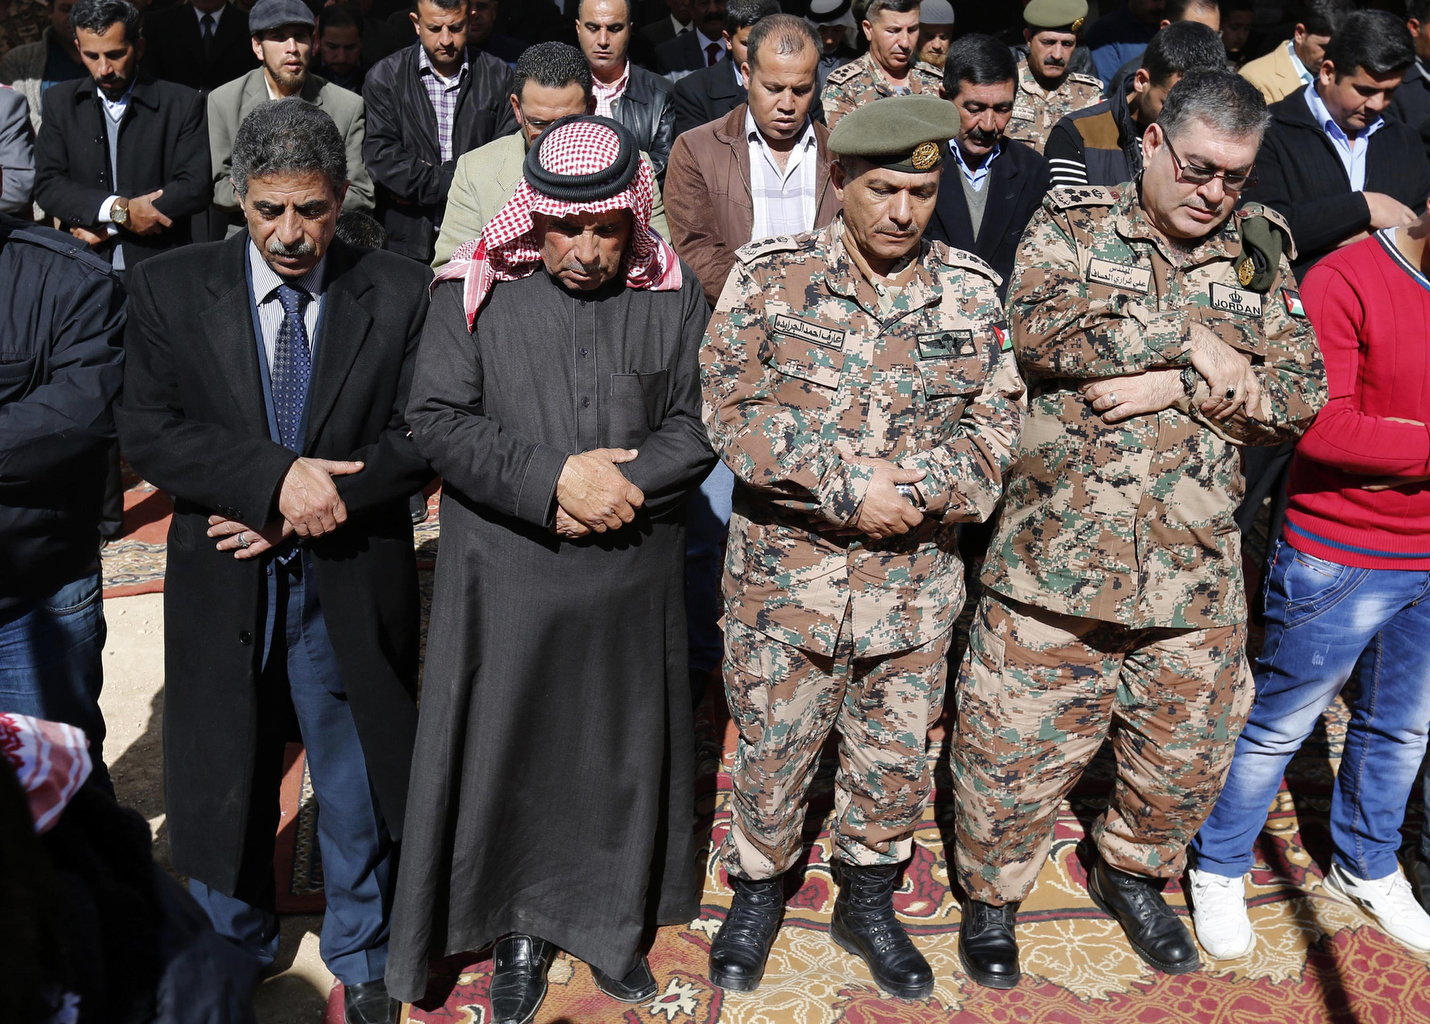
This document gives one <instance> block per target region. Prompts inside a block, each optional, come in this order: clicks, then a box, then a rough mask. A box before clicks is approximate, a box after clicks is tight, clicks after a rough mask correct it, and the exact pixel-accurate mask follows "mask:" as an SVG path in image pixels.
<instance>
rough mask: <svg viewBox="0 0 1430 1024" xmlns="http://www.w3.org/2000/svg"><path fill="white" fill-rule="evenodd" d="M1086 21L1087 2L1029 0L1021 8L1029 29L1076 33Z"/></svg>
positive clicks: (1082, 0) (1073, 0)
mask: <svg viewBox="0 0 1430 1024" xmlns="http://www.w3.org/2000/svg"><path fill="white" fill-rule="evenodd" d="M1086 20H1087V0H1030V2H1029V3H1028V6H1027V7H1024V8H1023V21H1024V22H1026V23H1027V25H1028V27H1029V28H1060V29H1065V30H1066V31H1068V32H1076V31H1078V30H1079V29H1080V28H1082V23H1083V22H1084V21H1086Z"/></svg>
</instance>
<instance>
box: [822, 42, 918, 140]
mask: <svg viewBox="0 0 1430 1024" xmlns="http://www.w3.org/2000/svg"><path fill="white" fill-rule="evenodd" d="M906 82H907V84H908V91H909V92H911V93H919V92H931V93H933V94H934V95H935V96H937V95H938V90H939V86H941V85H942V84H943V74H942V73H941V72H940V71H939V69H938V68H936V67H934V66H932V65H931V64H925V63H923V62H922V61H919V62H918V63H916V64H914V66H913V67H911V68H909V77H908V78H907V79H906ZM897 95H899V92H898V91H897V90H895V88H894V86H893V84H892V83H891V82H890V81H889V76H888V75H886V74H884V72H883V71H882V70H880V68H879V66H878V65H877V64H875V63H874V55H873V54H872V53H866V54H864V56H862V57H860V58H859V59H858V60H851V61H850V62H849V63H848V64H845V65H844V66H843V67H838V68H835V69H834V70H833V71H831V72H830V73H829V80H828V81H827V82H826V83H825V85H824V94H823V95H822V96H821V97H820V99H821V101H822V102H823V103H824V123H825V124H827V125H829V130H830V131H834V126H835V125H836V124H838V123H839V119H840V118H841V117H843V116H844V115H845V114H847V113H849V111H851V110H853V109H855V108H856V107H862V106H863V105H864V104H866V103H873V102H874V101H875V100H878V99H883V98H884V97H885V96H897Z"/></svg>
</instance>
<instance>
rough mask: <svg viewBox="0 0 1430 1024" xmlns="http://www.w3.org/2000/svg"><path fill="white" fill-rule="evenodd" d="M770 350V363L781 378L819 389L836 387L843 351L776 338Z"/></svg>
mask: <svg viewBox="0 0 1430 1024" xmlns="http://www.w3.org/2000/svg"><path fill="white" fill-rule="evenodd" d="M773 348H774V351H773V353H772V358H771V360H770V363H771V365H772V366H773V367H774V368H775V371H776V372H777V373H778V374H779V375H780V376H781V377H792V378H794V379H795V380H797V381H804V382H807V383H809V384H816V385H818V386H819V387H822V388H837V387H838V386H839V373H840V368H841V367H842V365H843V363H844V353H843V351H842V350H840V349H830V348H825V347H823V346H820V345H812V344H810V343H809V342H807V341H803V340H801V339H799V338H790V337H785V336H783V335H778V334H777V335H775V337H774V345H773Z"/></svg>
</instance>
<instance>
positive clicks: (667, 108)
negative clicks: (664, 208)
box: [367, 64, 675, 183]
mask: <svg viewBox="0 0 1430 1024" xmlns="http://www.w3.org/2000/svg"><path fill="white" fill-rule="evenodd" d="M630 69H631V77H630V80H629V81H628V82H626V91H625V92H624V93H622V94H621V97H620V99H618V100H616V103H615V108H614V110H613V111H612V113H613V115H614V116H615V119H616V120H617V121H619V122H621V124H623V125H625V126H626V127H627V128H629V129H630V130H631V134H632V135H634V136H635V137H636V142H637V143H639V144H640V148H641V149H642V150H644V151H645V153H646V155H648V156H649V157H650V162H651V164H652V165H653V166H654V167H655V175H656V177H657V178H658V179H659V180H660V181H661V182H662V183H663V182H664V181H665V165H666V162H667V161H669V160H670V147H671V146H672V145H673V144H674V143H675V103H674V98H673V96H672V95H671V85H670V83H669V82H667V81H666V80H665V79H664V78H661V77H660V76H659V75H656V74H652V73H651V72H649V71H647V70H646V69H645V68H643V67H640V66H639V65H636V64H631V65H630ZM507 106H508V109H510V106H511V105H510V104H507ZM367 123H368V129H367V130H368V137H369V138H371V137H372V114H371V113H369V114H368V121H367ZM374 177H376V175H374Z"/></svg>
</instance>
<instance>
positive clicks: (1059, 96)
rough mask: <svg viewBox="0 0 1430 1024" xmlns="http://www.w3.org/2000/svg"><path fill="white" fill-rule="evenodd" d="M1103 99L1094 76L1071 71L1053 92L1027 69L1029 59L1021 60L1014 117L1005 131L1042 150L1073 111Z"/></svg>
mask: <svg viewBox="0 0 1430 1024" xmlns="http://www.w3.org/2000/svg"><path fill="white" fill-rule="evenodd" d="M1100 102H1102V83H1101V82H1100V81H1098V80H1097V79H1096V78H1094V77H1092V76H1091V75H1077V74H1069V75H1068V76H1067V77H1066V78H1064V79H1063V81H1062V84H1061V85H1059V86H1058V87H1057V88H1056V89H1054V90H1053V91H1052V92H1049V91H1047V90H1046V89H1044V88H1043V87H1042V86H1041V85H1039V84H1038V80H1037V79H1036V78H1034V77H1033V72H1032V71H1030V70H1028V58H1027V57H1024V58H1023V59H1022V60H1020V61H1019V62H1018V91H1017V93H1016V94H1015V96H1014V100H1013V116H1012V118H1010V119H1009V121H1008V127H1007V128H1006V129H1005V130H1004V132H1003V134H1004V135H1006V136H1008V138H1010V139H1017V140H1018V141H1019V142H1026V143H1027V144H1028V145H1030V146H1032V147H1033V148H1034V149H1036V150H1037V151H1038V152H1039V153H1041V152H1042V151H1043V147H1044V146H1046V145H1047V143H1048V133H1049V132H1051V131H1052V130H1053V125H1055V124H1057V123H1058V122H1059V121H1060V120H1062V118H1063V117H1064V116H1065V115H1067V114H1071V113H1072V112H1073V111H1074V110H1081V109H1083V108H1084V107H1090V106H1092V105H1093V104H1094V103H1100Z"/></svg>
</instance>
